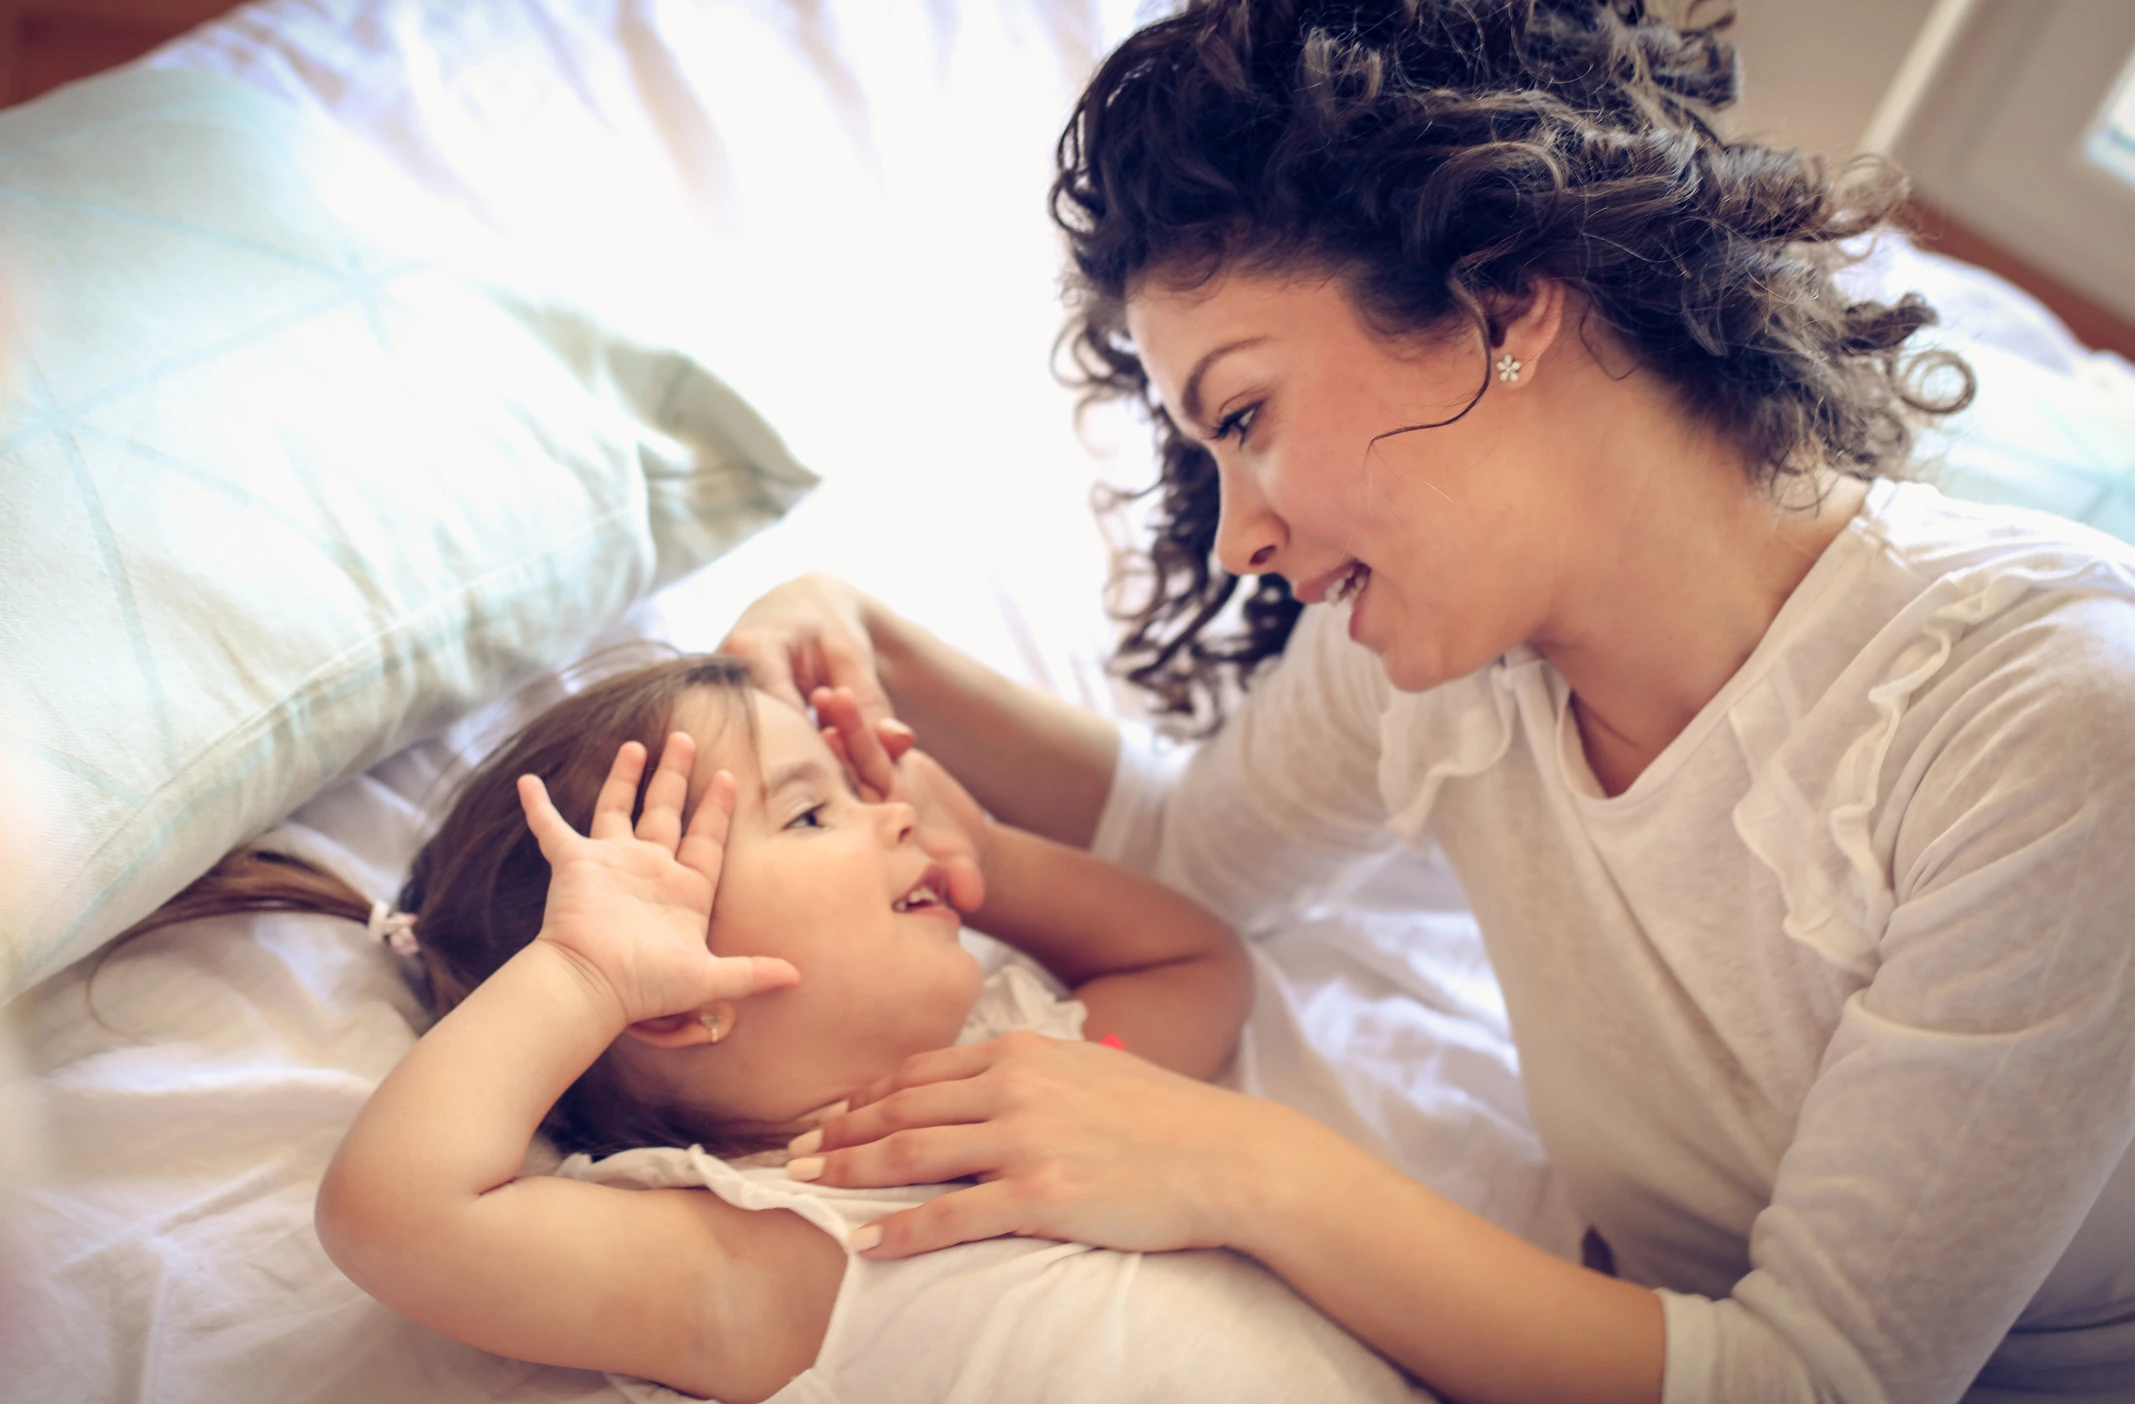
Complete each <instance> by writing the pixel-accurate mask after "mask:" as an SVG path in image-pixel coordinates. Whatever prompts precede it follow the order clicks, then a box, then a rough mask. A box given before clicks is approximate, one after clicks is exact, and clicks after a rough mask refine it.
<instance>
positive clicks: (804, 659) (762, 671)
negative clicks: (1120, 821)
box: [720, 575, 1119, 848]
mask: <svg viewBox="0 0 2135 1404" xmlns="http://www.w3.org/2000/svg"><path fill="white" fill-rule="evenodd" d="M720 647H721V648H722V649H723V650H725V651H726V652H729V653H734V654H738V655H740V656H741V657H743V658H745V659H747V660H748V662H749V667H750V670H751V672H752V673H753V674H754V675H755V678H756V682H757V685H758V686H759V687H761V688H763V689H764V690H765V691H767V692H770V693H774V694H776V695H777V696H780V697H783V698H785V699H786V700H787V701H788V702H791V703H792V704H793V705H794V706H795V707H798V708H802V709H804V710H805V708H806V704H807V699H808V698H809V697H811V696H812V695H813V694H814V692H815V690H816V689H817V688H819V687H849V688H851V689H852V691H853V695H854V697H855V699H856V700H857V701H858V703H859V706H860V711H861V714H862V716H863V717H865V718H866V720H867V722H868V724H869V725H870V726H873V725H874V724H875V723H878V722H880V721H882V720H884V719H885V718H888V717H890V716H896V717H897V718H899V719H901V720H902V721H904V722H905V723H906V724H907V725H908V726H910V727H911V728H912V729H913V731H914V732H916V733H917V734H918V738H919V744H920V745H921V746H923V747H924V748H925V749H926V750H928V751H929V752H931V753H932V754H933V755H935V756H936V757H937V758H939V759H940V760H941V762H942V764H944V765H945V766H947V767H948V768H949V770H950V772H951V773H952V774H954V775H955V776H956V777H957V779H959V780H961V781H962V782H963V783H964V785H965V786H966V787H968V788H969V789H970V791H971V792H972V794H973V795H974V796H976V797H977V799H978V801H979V803H981V804H983V805H984V806H986V808H987V809H988V810H989V811H991V812H992V813H993V814H995V815H997V816H998V817H999V818H1001V819H1003V820H1005V821H1006V822H1008V823H1010V824H1014V825H1016V826H1017V827H1018V828H1023V829H1028V830H1030V831H1031V832H1032V833H1035V834H1040V835H1043V836H1044V837H1046V838H1050V839H1053V840H1055V841H1057V842H1060V843H1065V844H1071V845H1073V846H1075V847H1078V848H1081V847H1087V846H1088V844H1089V842H1090V836H1091V835H1092V834H1093V833H1095V832H1096V829H1097V819H1098V816H1099V814H1101V813H1102V812H1103V810H1104V805H1105V795H1106V792H1107V790H1108V789H1109V788H1110V786H1111V783H1112V765H1113V760H1114V758H1115V756H1116V755H1117V754H1118V750H1119V733H1118V731H1117V730H1116V729H1115V728H1114V727H1113V725H1112V724H1111V723H1110V722H1108V721H1106V720H1105V719H1104V718H1103V717H1100V716H1098V715H1096V714H1095V713H1094V712H1088V711H1085V710H1083V709H1082V708H1080V707H1076V706H1073V705H1071V704H1069V703H1067V702H1063V701H1061V700H1060V699H1059V698H1057V697H1051V696H1048V695H1047V694H1045V693H1043V692H1040V691H1038V690H1037V689H1036V688H1032V687H1026V686H1024V685H1023V684H1021V683H1017V682H1012V681H1010V680H1009V679H1007V678H1004V677H1002V676H1001V675H1000V674H999V673H996V672H994V671H993V670H992V669H990V668H987V667H985V666H984V665H983V664H980V663H978V662H976V661H974V660H973V659H971V658H968V657H966V656H965V655H963V654H961V653H959V652H957V651H956V650H955V649H953V648H951V647H949V645H947V644H945V643H943V642H942V641H941V640H940V639H939V638H936V637H935V636H934V635H933V634H931V633H929V632H928V631H927V630H925V629H922V628H921V627H920V626H919V625H917V624H914V623H913V622H912V621H911V620H909V619H906V618H904V617H903V616H901V615H899V614H897V613H896V612H895V611H893V610H891V609H889V608H887V607H886V606H884V605H883V604H881V603H880V602H879V601H876V600H873V599H870V598H869V597H868V596H866V595H863V594H861V593H860V592H859V591H858V590H855V589H854V588H853V587H852V586H850V585H847V584H846V583H844V582H843V581H841V580H838V579H835V578H834V577H831V576H827V575H806V576H802V577H801V578H800V579H798V580H793V581H790V582H788V583H787V584H784V585H781V586H779V587H778V588H777V589H775V590H773V591H771V592H770V593H769V594H767V595H765V596H764V597H763V598H761V599H759V600H757V601H756V602H755V603H754V604H752V605H750V606H749V608H748V609H747V610H746V611H745V612H744V613H743V614H742V616H741V618H740V620H739V621H737V622H736V623H735V625H734V627H733V629H732V630H731V631H730V632H729V633H728V634H727V637H726V640H725V641H724V642H723V643H722V644H721V645H720Z"/></svg>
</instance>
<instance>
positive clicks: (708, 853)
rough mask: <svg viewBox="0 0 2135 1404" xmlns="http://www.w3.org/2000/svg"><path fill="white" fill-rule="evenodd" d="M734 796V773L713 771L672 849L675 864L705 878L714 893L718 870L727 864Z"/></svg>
mask: <svg viewBox="0 0 2135 1404" xmlns="http://www.w3.org/2000/svg"><path fill="white" fill-rule="evenodd" d="M734 795H735V784H734V773H733V772H732V771H730V770H720V771H715V772H714V773H713V775H712V783H711V784H709V785H707V786H705V787H704V798H702V799H700V800H698V801H697V812H696V813H695V814H692V815H691V816H690V817H689V832H687V833H685V834H683V835H682V842H681V844H680V846H678V847H677V848H676V849H675V861H676V862H678V863H680V864H681V865H682V866H683V867H685V868H695V869H696V870H697V871H698V872H700V873H702V874H704V876H705V878H706V879H707V880H709V881H710V883H711V884H712V890H713V891H715V892H716V891H717V890H718V888H719V870H720V869H721V867H723V866H724V865H725V863H726V841H727V834H728V833H729V832H730V831H731V830H732V829H733V825H734Z"/></svg>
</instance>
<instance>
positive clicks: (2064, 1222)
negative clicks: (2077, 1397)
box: [1662, 598, 2135, 1404]
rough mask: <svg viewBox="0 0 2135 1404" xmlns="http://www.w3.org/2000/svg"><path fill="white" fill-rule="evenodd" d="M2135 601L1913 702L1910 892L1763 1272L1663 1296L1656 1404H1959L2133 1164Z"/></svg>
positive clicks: (1778, 1195) (1893, 769)
mask: <svg viewBox="0 0 2135 1404" xmlns="http://www.w3.org/2000/svg"><path fill="white" fill-rule="evenodd" d="M2131 618H2135V615H2131V612H2130V610H2129V608H2128V605H2127V604H2126V602H2125V601H2122V600H2117V599H2114V600H2104V599H2096V598H2093V599H2090V600H2087V601H2080V602H2078V603H2076V604H2073V605H2067V606H2053V607H2049V608H2042V609H2039V610H2036V611H2033V612H2032V615H2031V617H2030V618H2029V619H2028V620H2025V621H2021V622H2019V623H2018V624H2016V625H2015V626H2013V627H2010V628H2007V629H2002V630H1997V631H1994V632H1995V637H1993V638H1992V639H1990V640H1988V641H1987V642H1986V643H1985V644H1984V645H1983V646H1981V647H1980V648H1978V649H1976V650H1974V651H1973V652H1972V653H1971V656H1970V657H1969V658H1968V659H1966V660H1965V661H1964V663H1963V665H1962V666H1961V667H1959V668H1957V669H1955V673H1956V675H1955V676H1953V677H1951V678H1949V679H1947V680H1946V686H1944V687H1943V688H1942V689H1940V690H1941V691H1942V692H1943V694H1944V695H1943V697H1942V699H1940V700H1939V701H1936V702H1934V703H1933V704H1932V705H1931V706H1929V707H1928V708H1927V711H1928V713H1929V715H1924V716H1921V717H1918V718H1909V719H1908V720H1909V721H1910V722H1911V723H1913V727H1912V736H1913V741H1914V744H1913V746H1912V747H1911V749H1910V751H1909V752H1908V751H1907V750H1906V748H1905V747H1904V746H1900V747H1896V748H1894V751H1896V752H1900V753H1903V754H1901V755H1900V756H1899V757H1898V758H1896V759H1893V760H1892V761H1891V762H1890V763H1889V764H1888V765H1886V767H1885V769H1884V775H1885V782H1886V785H1887V787H1888V795H1887V797H1886V801H1885V803H1884V804H1883V805H1882V806H1881V807H1880V811H1879V812H1880V815H1881V817H1880V818H1879V819H1878V821H1877V826H1878V831H1879V833H1880V834H1881V835H1882V836H1883V843H1884V844H1885V851H1887V852H1888V853H1889V854H1890V855H1891V885H1892V893H1893V896H1894V898H1895V905H1894V907H1893V909H1892V915H1891V917H1890V919H1889V922H1888V924H1887V926H1886V928H1885V930H1884V931H1883V933H1882V935H1881V938H1880V940H1879V942H1878V948H1877V949H1878V956H1879V964H1878V966H1877V968H1876V970H1875V973H1874V974H1873V976H1872V977H1871V979H1870V980H1869V982H1868V984H1867V985H1865V986H1864V987H1863V988H1861V989H1859V990H1857V991H1856V992H1855V993H1854V994H1853V995H1852V996H1850V997H1849V998H1848V1000H1847V1001H1846V1004H1845V1006H1844V1008H1843V1011H1842V1013H1841V1015H1840V1018H1839V1021H1838V1025H1837V1028H1836V1030H1835V1032H1834V1034H1833V1036H1832V1038H1831V1040H1830V1043H1829V1045H1828V1047H1827V1048H1826V1049H1825V1051H1824V1055H1823V1058H1822V1062H1821V1065H1820V1067H1819V1069H1818V1071H1817V1074H1816V1078H1815V1081H1814V1083H1813V1084H1812V1086H1811V1087H1810V1089H1809V1092H1808V1095H1807V1098H1806V1100H1805V1102H1804V1104H1803V1106H1802V1109H1801V1114H1800V1119H1799V1123H1798V1126H1797V1129H1796V1132H1795V1135H1794V1138H1793V1140H1792V1141H1791V1142H1790V1144H1789V1147H1788V1149H1787V1152H1786V1154H1785V1156H1784V1157H1783V1159H1782V1160H1781V1162H1780V1166H1779V1171H1778V1175H1777V1178H1776V1181H1775V1184H1774V1189H1773V1193H1772V1197H1771V1200H1770V1203H1769V1204H1768V1206H1767V1207H1766V1208H1765V1209H1764V1211H1763V1212H1762V1213H1760V1214H1759V1215H1758V1217H1757V1219H1756V1221H1755V1223H1754V1225H1753V1227H1752V1230H1751V1236H1750V1262H1751V1264H1752V1270H1751V1271H1750V1272H1749V1274H1748V1275H1747V1276H1745V1277H1744V1278H1743V1279H1742V1280H1741V1281H1740V1282H1739V1283H1737V1284H1736V1286H1735V1288H1734V1290H1733V1293H1732V1295H1731V1296H1730V1297H1729V1298H1728V1299H1727V1300H1723V1301H1714V1300H1710V1299H1706V1298H1700V1297H1694V1296H1686V1295H1682V1294H1676V1293H1663V1294H1662V1297H1663V1304H1664V1311H1665V1316H1666V1322H1667V1337H1668V1360H1667V1374H1666V1388H1665V1393H1664V1400H1665V1404H1692V1402H1693V1401H1718V1400H1727V1401H1742V1402H1743V1404H1752V1401H1754V1404H1765V1401H1774V1402H1775V1404H1776V1401H1804V1402H1805V1404H1806V1401H1811V1400H1818V1401H1821V1400H1838V1401H1844V1404H1870V1401H1878V1402H1880V1401H1893V1404H1943V1402H1944V1401H1953V1400H1956V1399H1958V1398H1959V1397H1960V1396H1962V1395H1963V1394H1964V1393H1965V1392H1966V1390H1967V1389H1968V1388H1969V1387H1970V1385H1971V1384H1972V1382H1973V1380H1974V1377H1975V1376H1976V1375H1977V1374H1978V1373H1979V1371H1980V1369H1981V1367H1982V1366H1983V1365H1985V1364H1986V1363H1987V1361H1988V1359H1989V1357H1990V1355H1992V1354H1993V1352H1994V1351H1995V1349H1996V1348H1997V1346H1998V1345H2000V1344H2001V1343H2002V1342H2003V1340H2004V1338H2005V1336H2007V1335H2008V1333H2009V1332H2010V1330H2011V1328H2012V1326H2014V1325H2016V1324H2017V1322H2018V1319H2019V1316H2020V1314H2022V1313H2024V1312H2025V1309H2026V1307H2027V1306H2028V1305H2030V1304H2031V1303H2032V1302H2033V1301H2034V1298H2035V1297H2037V1296H2038V1294H2039V1292H2040V1288H2041V1285H2042V1284H2043V1283H2044V1282H2045V1281H2046V1279H2047V1276H2048V1274H2049V1273H2050V1272H2051V1271H2052V1270H2053V1269H2054V1267H2055V1265H2056V1263H2057V1262H2059V1261H2060V1260H2061V1259H2062V1256H2063V1254H2064V1253H2065V1252H2067V1250H2068V1249H2069V1247H2070V1244H2071V1243H2072V1242H2073V1241H2074V1240H2075V1238H2076V1235H2077V1233H2078V1230H2079V1229H2080V1228H2081V1227H2082V1226H2083V1224H2084V1222H2085V1219H2086V1218H2087V1217H2088V1216H2089V1215H2090V1214H2091V1211H2092V1208H2093V1205H2094V1204H2096V1203H2097V1201H2098V1199H2099V1195H2100V1193H2101V1191H2102V1190H2103V1189H2104V1188H2105V1186H2106V1185H2107V1183H2108V1181H2109V1179H2110V1178H2111V1177H2112V1176H2113V1174H2114V1172H2115V1170H2116V1169H2118V1168H2119V1166H2120V1164H2121V1162H2122V1159H2123V1157H2124V1156H2125V1155H2126V1154H2127V1151H2128V1147H2129V1144H2130V1138H2131V1136H2135V942H2130V940H2129V913H2130V912H2135V861H2131V858H2130V855H2131V854H2135V624H2131V623H2130V620H2131ZM2128 1282H2129V1279H2128V1278H2127V1276H2126V1275H2125V1274H2123V1276H2122V1279H2121V1283H2122V1286H2121V1289H2120V1290H2121V1291H2122V1292H2123V1294H2124V1293H2125V1292H2126V1290H2127V1284H2128ZM2108 1288H2109V1290H2107V1291H2106V1292H2105V1293H2104V1295H2105V1296H2108V1297H2109V1296H2111V1295H2112V1292H2111V1290H2110V1284H2108ZM2080 1305H2082V1306H2084V1307H2086V1308H2087V1309H2088V1311H2089V1313H2090V1316H2091V1319H2090V1320H2087V1321H2085V1320H2073V1319H2072V1320H2069V1321H2067V1322H2066V1323H2065V1326H2066V1327H2069V1328H2075V1329H2077V1330H2084V1329H2095V1328H2096V1327H2097V1326H2098V1323H2099V1321H2100V1320H2101V1319H2102V1318H2101V1313H2102V1315H2103V1317H2111V1316H2112V1315H2114V1312H2115V1310H2116V1309H2114V1308H2112V1307H2111V1306H2110V1304H2109V1303H2107V1302H2103V1301H2100V1300H2098V1297H2097V1294H2096V1293H2094V1294H2093V1295H2092V1296H2091V1297H2090V1298H2088V1299H2086V1300H2085V1301H2084V1302H2082V1303H2081V1304H2080ZM2127 1307H2128V1303H2122V1304H2120V1306H2119V1307H2118V1308H2117V1311H2118V1312H2119V1313H2120V1314H2122V1315H2125V1314H2126V1311H2127ZM2029 1324H2031V1323H2027V1325H2029ZM2037 1324H2039V1325H2040V1326H2041V1327H2042V1328H2046V1327H2052V1326H2054V1325H2057V1324H2063V1323H2056V1322H2052V1321H2042V1322H2039V1323H2037ZM2105 1324H2106V1327H2107V1329H2111V1325H2110V1322H2109V1321H2107V1322H2106V1323H2105ZM2115 1358H2116V1359H2120V1360H2122V1361H2123V1362H2128V1363H2135V1355H2127V1356H2120V1355H2116V1356H2115ZM2099 1397H2103V1396H2099Z"/></svg>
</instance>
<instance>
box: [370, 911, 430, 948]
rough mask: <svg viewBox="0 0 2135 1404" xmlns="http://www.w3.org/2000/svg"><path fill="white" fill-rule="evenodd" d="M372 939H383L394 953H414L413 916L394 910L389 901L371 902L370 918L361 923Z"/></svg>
mask: <svg viewBox="0 0 2135 1404" xmlns="http://www.w3.org/2000/svg"><path fill="white" fill-rule="evenodd" d="M363 929H364V930H366V931H368V932H370V933H371V939H372V940H374V941H383V942H385V943H386V944H387V945H388V946H391V947H392V948H393V951H394V953H395V954H396V955H404V956H411V955H414V954H415V952H416V950H417V946H416V944H415V917H414V916H413V914H411V913H408V912H396V911H394V910H393V904H392V903H391V902H373V903H371V919H370V920H369V921H367V922H365V923H364V924H363Z"/></svg>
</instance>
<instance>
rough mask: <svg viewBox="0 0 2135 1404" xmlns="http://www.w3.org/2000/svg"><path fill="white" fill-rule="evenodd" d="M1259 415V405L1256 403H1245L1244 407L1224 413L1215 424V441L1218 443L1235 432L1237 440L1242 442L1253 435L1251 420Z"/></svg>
mask: <svg viewBox="0 0 2135 1404" xmlns="http://www.w3.org/2000/svg"><path fill="white" fill-rule="evenodd" d="M1259 417H1260V406H1259V404H1258V403H1255V404H1250V405H1247V406H1246V407H1245V408H1244V409H1241V410H1234V411H1233V412H1231V413H1230V414H1227V415H1225V416H1224V417H1223V421H1222V423H1220V424H1218V425H1217V426H1216V442H1217V443H1219V444H1220V443H1222V442H1223V441H1224V440H1225V439H1228V438H1229V437H1230V436H1231V435H1233V434H1236V435H1237V436H1238V442H1239V443H1241V444H1242V443H1244V442H1245V441H1246V440H1247V439H1250V438H1251V437H1252V436H1253V421H1254V420H1255V419H1257V418H1259Z"/></svg>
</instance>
